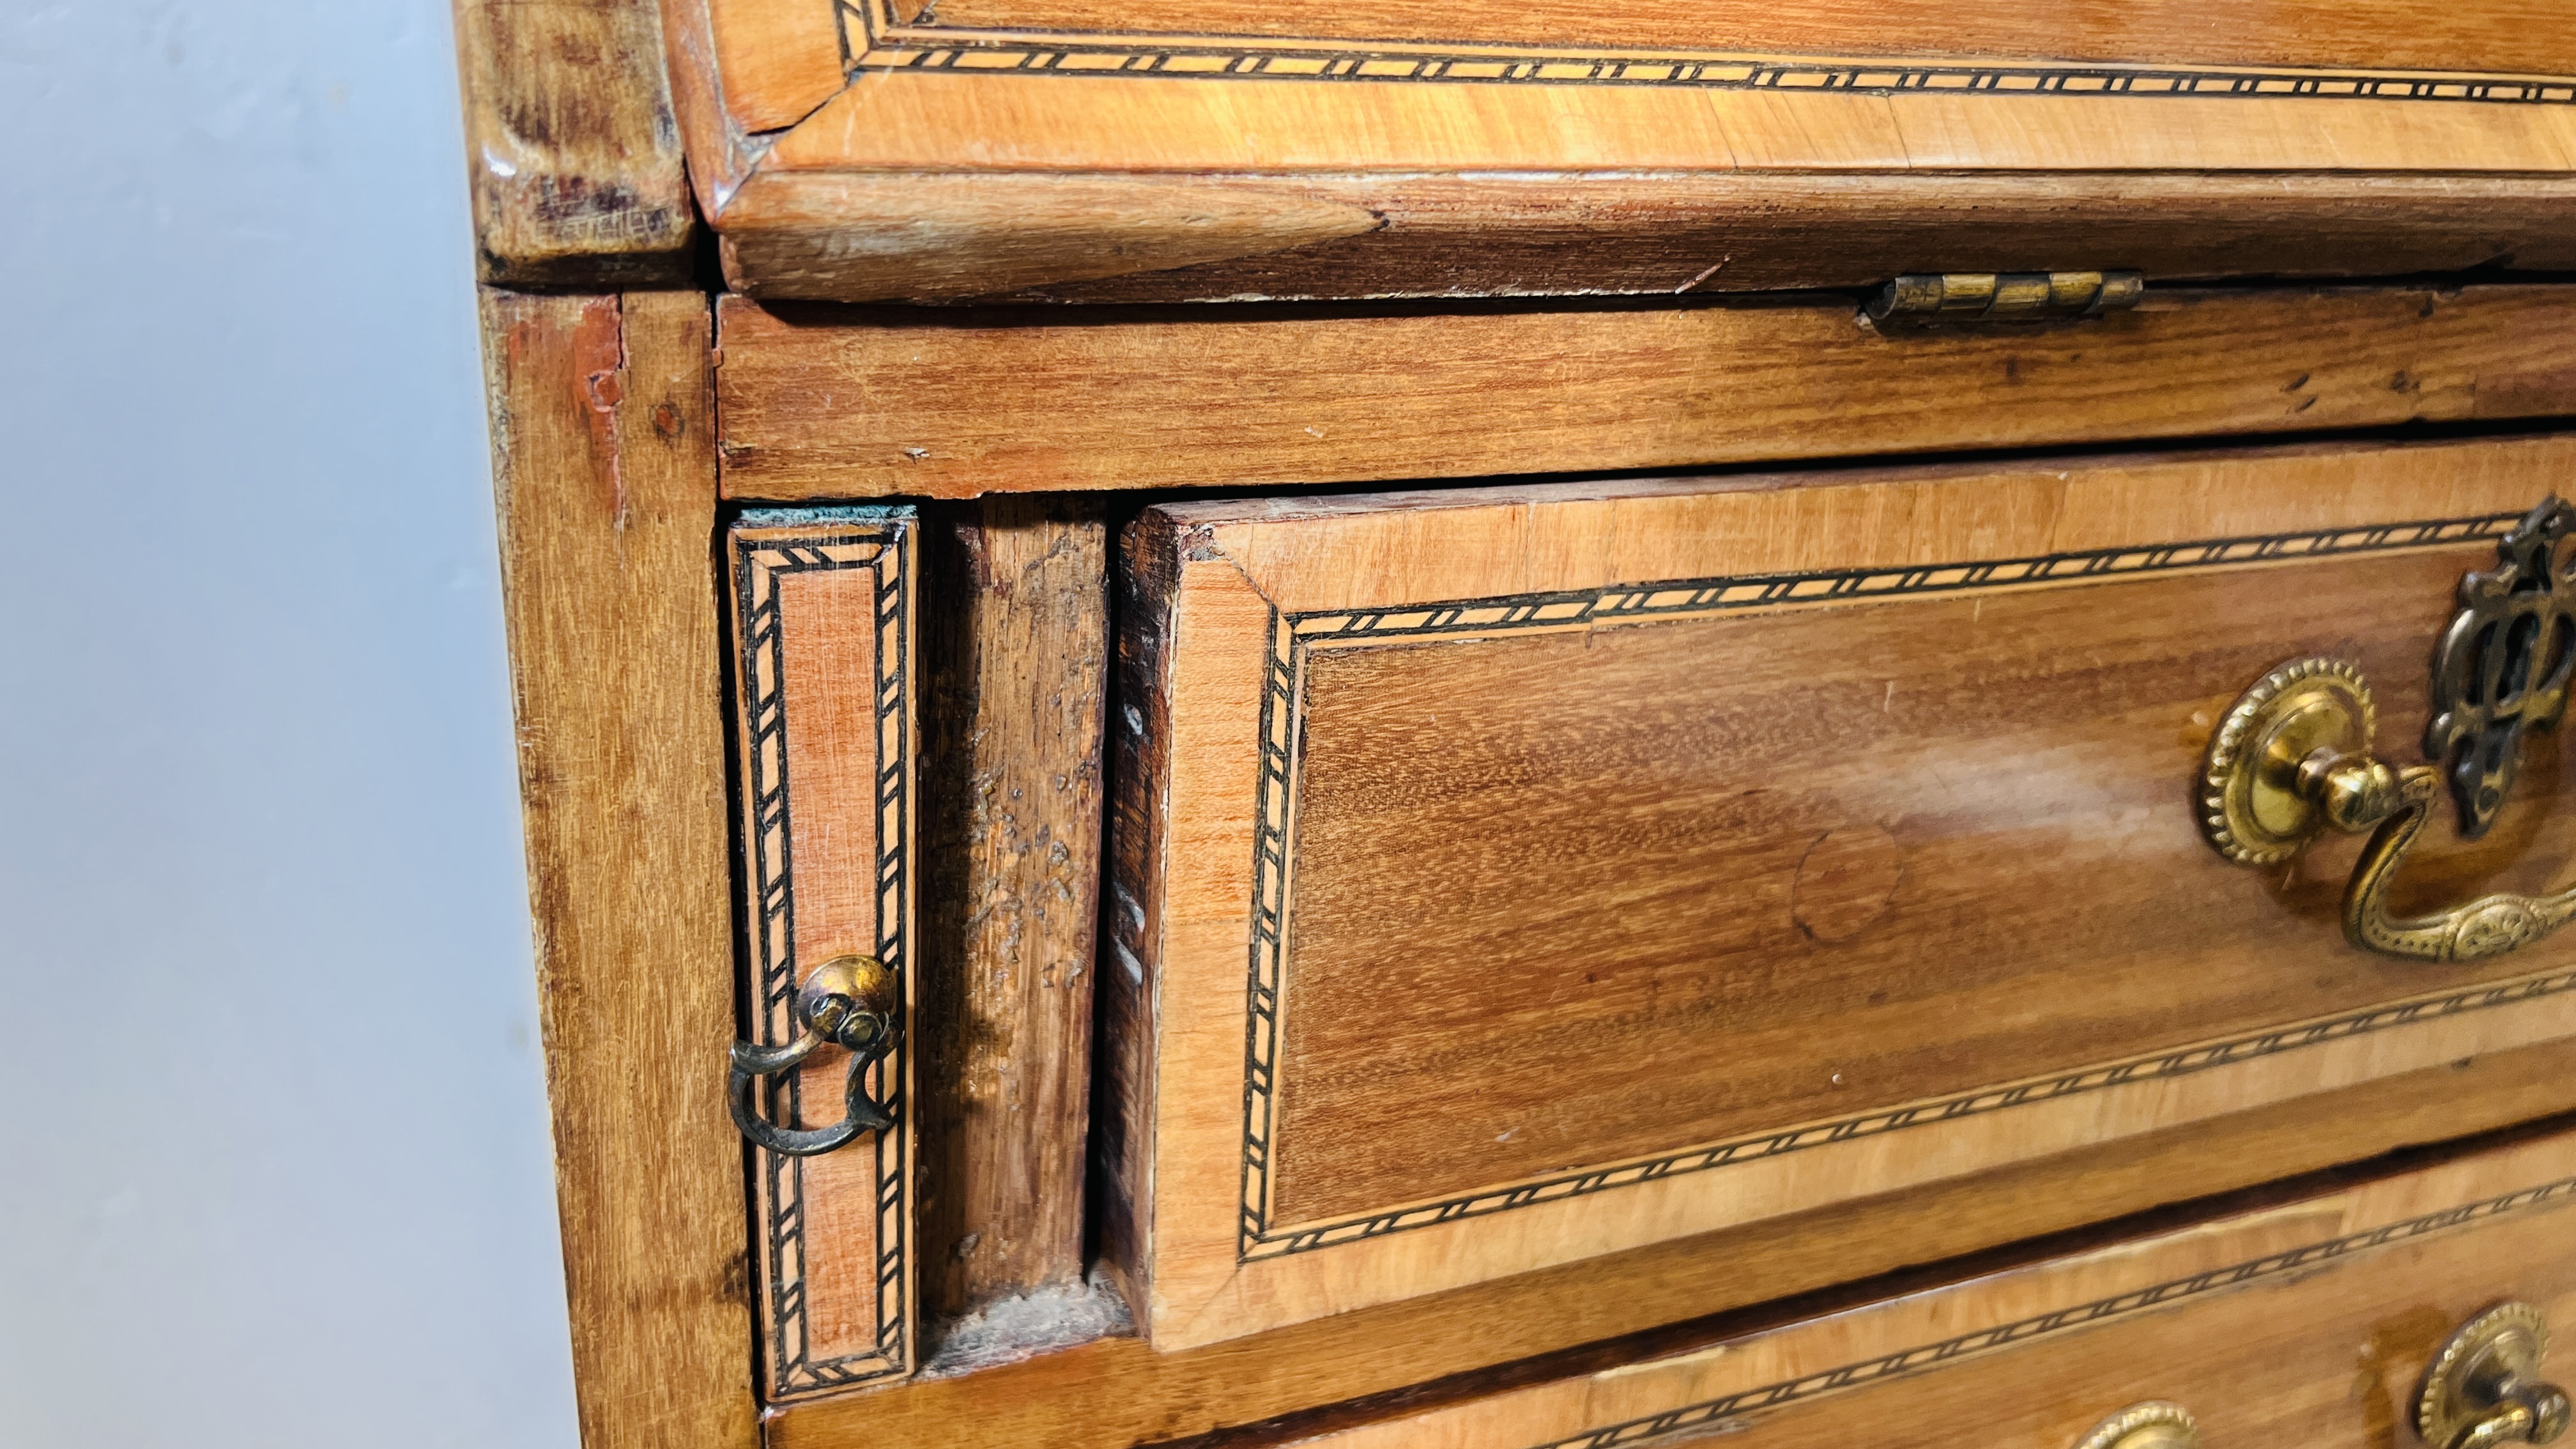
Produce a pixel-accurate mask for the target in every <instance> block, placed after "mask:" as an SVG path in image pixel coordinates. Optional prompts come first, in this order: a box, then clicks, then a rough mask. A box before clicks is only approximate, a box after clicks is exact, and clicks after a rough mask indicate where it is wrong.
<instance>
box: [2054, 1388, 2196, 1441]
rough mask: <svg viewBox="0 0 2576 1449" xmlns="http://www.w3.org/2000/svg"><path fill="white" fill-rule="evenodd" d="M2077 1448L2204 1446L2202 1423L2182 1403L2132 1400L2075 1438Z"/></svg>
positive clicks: (2158, 1400)
mask: <svg viewBox="0 0 2576 1449" xmlns="http://www.w3.org/2000/svg"><path fill="white" fill-rule="evenodd" d="M2075 1449H2200V1425H2199V1424H2198V1423H2196V1422H2194V1421H2193V1419H2192V1417H2191V1412H2190V1411H2189V1410H2187V1409H2185V1408H2184V1407H2183V1406H2182V1405H2180V1404H2171V1403H2167V1402H2165V1401H2164V1400H2162V1399H2149V1400H2148V1401H2147V1402H2145V1403H2143V1404H2131V1405H2130V1406H2129V1407H2127V1408H2125V1409H2122V1410H2121V1411H2120V1412H2118V1413H2116V1414H2113V1415H2112V1416H2111V1417H2109V1418H2107V1419H2104V1420H2103V1421H2102V1422H2101V1423H2099V1424H2096V1425H2094V1426H2093V1430H2092V1432H2091V1433H2088V1434H2086V1435H2085V1436H2084V1437H2083V1438H2081V1439H2078V1440H2077V1441H2075Z"/></svg>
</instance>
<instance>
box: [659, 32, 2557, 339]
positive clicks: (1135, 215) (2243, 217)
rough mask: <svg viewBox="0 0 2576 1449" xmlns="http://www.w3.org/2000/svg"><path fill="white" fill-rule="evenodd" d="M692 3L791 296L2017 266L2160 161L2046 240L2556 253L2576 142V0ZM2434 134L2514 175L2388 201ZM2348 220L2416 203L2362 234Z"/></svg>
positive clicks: (695, 98) (2164, 255) (707, 73)
mask: <svg viewBox="0 0 2576 1449" xmlns="http://www.w3.org/2000/svg"><path fill="white" fill-rule="evenodd" d="M669 24H670V31H671V36H672V56H673V70H674V76H675V87H676V90H677V92H678V98H679V106H680V111H681V115H682V120H683V129H684V130H685V131H686V133H687V134H688V135H689V137H690V151H691V155H692V169H693V174H694V175H695V177H696V179H697V182H698V185H699V188H700V201H701V204H702V206H704V207H705V209H706V211H707V214H708V215H709V216H710V217H712V218H713V219H714V225H715V227H716V230H717V232H718V234H719V237H720V240H721V242H722V245H723V251H724V258H725V265H726V268H727V275H728V277H729V279H730V280H731V282H732V284H733V286H734V287H735V288H736V289H738V290H741V291H745V292H748V293H753V294H758V295H765V296H771V297H806V298H823V299H833V300H844V301H872V300H893V299H910V300H928V299H941V298H960V297H975V296H992V295H996V294H1006V293H1015V292H1017V293H1027V294H1032V295H1043V296H1051V297H1068V298H1071V297H1082V296H1086V295H1089V296H1097V295H1100V293H1098V292H1097V291H1094V290H1091V289H1094V288H1097V287H1098V286H1100V285H1101V284H1104V283H1110V284H1114V285H1113V287H1112V290H1113V292H1115V293H1116V294H1122V295H1129V296H1139V297H1150V298H1154V299H1158V300H1180V299H1200V298H1219V297H1232V296H1267V297H1281V296H1341V297H1358V296H1388V295H1420V296H1458V295H1510V294H1527V293H1531V292H1578V293H1579V292H1600V291H1639V292H1652V291H1665V292H1669V291H1675V290H1681V289H1684V288H1688V287H1694V286H1699V287H1709V288H1714V289H1719V290H1731V289H1738V288H1759V287H1764V286H1781V285H1796V283H1785V282H1782V281H1778V280H1767V281H1766V276H1776V275H1777V274H1778V273H1779V272H1781V271H1782V270H1783V269H1784V268H1786V269H1792V270H1794V269H1795V268H1796V267H1797V265H1798V263H1797V261H1796V260H1795V259H1796V258H1797V257H1798V256H1799V254H1800V253H1802V252H1804V253H1808V254H1821V257H1822V258H1823V259H1824V260H1823V261H1822V263H1821V265H1822V266H1823V268H1824V269H1825V270H1828V271H1837V270H1838V271H1857V272H1861V273H1864V274H1867V275H1870V276H1884V275H1887V274H1889V273H1893V272H1897V271H1905V270H1925V269H1928V268H1931V267H1934V266H1942V267H1956V268H1959V269H1987V270H1993V269H1999V268H2000V267H2001V266H2002V265H2003V263H2001V262H1998V261H1978V260H1974V258H1977V257H1980V256H2001V255H2003V254H2005V253H2007V252H2010V251H2013V250H2015V249H2016V247H2020V248H2022V249H2025V250H2026V249H2027V247H2028V246H2029V245H2031V244H2037V245H2040V246H2041V247H2042V249H2046V245H2047V243H2046V242H2045V241H2043V240H2041V239H2040V238H2035V237H2029V236H2025V237H2024V238H2023V240H2022V242H2020V243H2012V242H2003V241H2000V240H1999V238H2001V237H2004V236H2007V235H2010V234H2014V233H2021V232H2024V231H2025V229H2027V228H2030V227H2032V226H2033V225H2036V226H2037V227H2038V228H2039V229H2040V230H2041V232H2042V233H2043V234H2045V233H2048V232H2050V231H2051V224H2052V222H2053V221H2058V220H2062V214H2063V211H2064V209H2065V208H2066V206H2067V205H2069V204H2070V203H2072V204H2076V205H2081V204H2082V198H2085V197H2087V196H2088V195H2098V194H2099V193H2100V192H2101V191H2102V190H2103V189H2104V188H2105V187H2107V186H2112V185H2116V184H2117V178H2121V177H2124V176H2132V175H2147V174H2153V175H2156V176H2159V177H2161V178H2163V179H2164V181H2165V182H2166V183H2167V185H2168V188H2169V189H2170V190H2171V191H2173V192H2174V193H2175V194H2176V195H2177V196H2178V197H2179V198H2181V199H2182V200H2183V202H2184V204H2183V205H2182V206H2180V207H2179V208H2176V209H2172V210H2162V209H2159V210H2157V211H2153V212H2150V213H2148V214H2147V215H2145V216H2144V217H2142V218H2140V219H2138V222H2137V224H2136V225H2134V226H2132V227H2130V228H2128V229H2127V231H2126V235H2125V236H2120V237H2117V238H2114V237H2110V236H2098V237H2095V238H2093V240H2094V241H2096V242H2108V241H2112V240H2115V239H2116V240H2119V241H2121V242H2122V243H2123V244H2125V245H2129V246H2132V247H2135V248H2137V249H2138V250H2139V251H2140V252H2141V253H2142V255H2140V256H2139V257H2137V258H2135V259H2132V260H2111V259H2106V258H2101V257H2098V256H2094V257H2088V258H2078V257H2060V258H2058V259H2056V260H2054V261H2053V262H2051V263H2050V265H2055V266H2062V267H2071V266H2124V265H2142V264H2144V265H2157V266H2161V265H2162V264H2164V263H2166V262H2168V261H2179V260H2180V259H2181V256H2182V254H2183V253H2188V252H2193V251H2194V250H2195V249H2196V256H2197V259H2196V261H2194V262H2191V263H2189V265H2192V266H2195V267H2197V268H2200V269H2202V270H2205V271H2207V272H2210V273H2215V274H2239V275H2241V274H2279V273H2283V272H2297V271H2303V270H2308V271H2320V272H2326V273H2335V274H2347V275H2349V274H2353V271H2354V269H2358V272H2359V273H2360V274H2365V275H2367V274H2374V273H2375V274H2390V273H2395V272H2402V271H2404V270H2406V269H2407V264H2406V263H2404V262H2403V261H2402V260H2401V257H2403V256H2404V255H2406V254H2408V253H2410V252H2416V253H2418V254H2420V249H2421V248H2424V247H2426V246H2428V245H2429V246H2431V247H2432V248H2433V250H2435V251H2441V250H2450V251H2453V252H2458V251H2461V250H2463V249H2465V250H2472V251H2474V250H2480V249H2483V250H2486V251H2487V252H2488V254H2489V256H2490V258H2491V259H2493V260H2495V261H2496V263H2497V264H2498V265H2503V266H2513V265H2522V266H2527V267H2535V268H2545V267H2546V266H2548V265H2549V263H2547V262H2546V261H2544V260H2542V259H2541V255H2540V254H2563V251H2564V245H2565V244H2564V240H2563V235H2562V234H2560V231H2559V229H2558V228H2555V227H2553V226H2552V225H2551V223H2550V221H2549V220H2548V219H2547V217H2546V216H2545V215H2544V213H2545V212H2547V211H2549V210H2551V209H2552V208H2553V207H2554V206H2556V205H2558V204H2561V203H2562V202H2563V195H2564V191H2563V183H2564V181H2565V179H2566V176H2567V173H2568V172H2569V171H2570V169H2571V168H2576V81H2571V80H2570V79H2569V77H2570V76H2571V75H2576V27H2570V26H2569V25H2568V24H2566V22H2565V18H2564V16H2563V15H2560V14H2558V13H2556V10H2555V8H2554V7H2551V6H2549V5H2547V4H2546V3H2545V0H2486V3H2482V4H2473V5H2456V6H2442V5H2437V4H2433V3H2431V0H2363V3H2332V4H2329V3H2324V0H2298V3H2295V4H2273V5H2263V6H2244V5H2228V4H2223V3H2218V0H2155V3H2151V4H2146V5H2115V4H2112V3H2109V0H2099V3H2090V4H2085V5H2078V6H2048V7H2040V6H2033V5H2015V6H2000V7H1987V8H1985V9H1983V10H1980V11H1978V12H1976V13H1975V14H1973V15H1971V14H1964V13H1962V12H1961V11H1960V10H1959V9H1958V8H1957V7H1955V6H1936V5H1932V4H1930V3H1928V0H1920V3H1909V4H1906V5H1901V6H1860V5H1857V4H1855V3H1853V0H1801V3H1795V4H1787V5H1778V6H1772V5H1759V4H1755V3H1753V0H1734V3H1728V4H1724V5H1718V6H1699V5H1692V6H1683V5H1679V4H1661V5H1649V6H1640V7H1629V8H1626V9H1623V10H1621V11H1619V12H1617V13H1615V14H1613V13H1605V12H1600V11H1598V10H1578V9H1577V8H1575V7H1572V6H1568V5H1563V4H1555V5H1550V6H1541V7H1536V8H1531V7H1522V6H1499V5H1494V6H1481V5H1471V6H1467V7H1463V8H1462V7H1458V6H1441V7H1434V6H1431V5H1429V4H1427V3H1422V0H1414V3H1412V4H1410V5H1407V6H1398V7H1396V8H1395V9H1393V10H1391V11H1383V10H1376V9H1372V10H1370V11H1367V12H1353V13H1350V14H1335V13H1332V12H1326V11H1316V10H1313V9H1287V10H1283V9H1280V8H1278V7H1261V6H1254V5H1249V4H1245V3H1241V0H1219V3H1212V4H1196V3H1187V0H1179V3H1172V4H1166V5H1158V6H1151V7H1147V8H1146V9H1144V10H1141V11H1140V10H1137V9H1135V8H1133V7H1125V8H1119V9H1116V10H1112V9H1110V8H1108V7H1106V6H1104V5H1102V4H1101V3H1100V0H1062V3H1057V0H1045V3H1028V4H1023V3H1021V0H970V3H968V4H966V5H963V6H958V5H950V6H945V7H941V6H914V5H910V4H896V3H889V0H869V3H867V4H864V5H855V6H835V5H832V4H829V3H828V0H671V9H670V22H669ZM2410 174H2411V175H2414V176H2418V177H2422V178H2427V179H2439V180H2450V179H2454V178H2463V177H2472V176H2488V177H2493V178H2497V179H2499V180H2502V181H2503V182H2504V185H2503V186H2501V187H2500V188H2498V189H2496V190H2494V191H2492V192H2490V193H2488V194H2486V195H2485V196H2484V197H2483V198H2480V197H2478V196H2473V195H2472V194H2471V193H2469V192H2465V191H2464V192H2458V193H2452V194H2448V195H2445V194H2443V193H2442V192H2441V191H2440V190H2439V189H2438V188H2436V189H2435V190H2434V191H2431V192H2426V193H2423V194H2422V195H2420V196H2418V197H2417V198H2416V200H2417V203H2418V205H2417V206H2415V207H2414V208H2412V209H2408V208H2400V209H2399V210H2397V211H2391V210H2389V209H2388V208H2387V207H2386V205H2385V204H2384V203H2385V198H2384V196H2383V195H2381V194H2380V193H2379V192H2378V190H2377V187H2378V186H2379V184H2380V183H2381V181H2383V180H2384V179H2385V178H2387V177H2390V176H2406V175H2410ZM1818 175H1825V176H1833V175H1842V176H1850V177H1861V178H1895V179H1902V178H1905V177H1908V176H1911V177H1915V178H1922V179H1927V180H1928V179H1930V178H1933V177H1936V176H1938V177H1941V178H1943V180H1942V183H1941V184H1942V185H1946V184H1948V179H1949V178H1952V177H1959V176H1967V177H1973V178H1983V179H2001V180H2003V181H2005V182H2007V183H2015V182H2017V183H2021V184H2018V185H2014V184H2007V185H2005V186H2004V187H2003V188H2002V189H2000V190H1997V191H1993V192H1991V193H1990V194H1989V196H1988V199H1987V201H1986V204H1985V205H1984V206H1983V207H1982V208H1981V210H1980V211H1979V213H1978V214H1975V215H1973V216H1972V215H1970V214H1968V213H1966V212H1964V211H1948V212H1947V213H1946V214H1944V208H1943V206H1942V205H1941V203H1940V202H1939V201H1938V200H1937V199H1936V198H1935V196H1933V195H1932V194H1931V193H1933V192H1936V191H1937V190H1938V189H1939V188H1938V187H1926V186H1916V187H1913V188H1910V189H1908V190H1907V191H1906V193H1905V195H1906V199H1904V200H1901V201H1894V202H1888V201H1885V200H1884V199H1882V202H1881V204H1879V205H1876V206H1874V207H1873V206H1872V205H1870V204H1868V203H1866V202H1864V201H1861V200H1860V199H1859V198H1846V200H1849V201H1852V202H1854V203H1855V204H1854V207H1853V211H1854V214H1855V215H1856V216H1858V217H1861V218H1863V224H1861V225H1858V226H1852V227H1845V228H1835V229H1829V230H1827V231H1826V232H1825V233H1824V234H1823V236H1822V238H1821V240H1822V243H1823V244H1822V245H1818V240H1819V239H1818V238H1815V237H1810V238H1809V239H1808V240H1807V242H1806V244H1805V245H1803V246H1801V245H1800V244H1799V243H1798V242H1797V241H1796V240H1794V239H1792V238H1790V237H1789V236H1787V235H1785V234H1784V233H1782V232H1781V231H1779V230H1778V229H1777V228H1775V227H1772V226H1771V225H1769V223H1768V214H1769V213H1771V212H1772V211H1773V210H1774V209H1775V207H1779V206H1785V207H1786V208H1787V209H1790V210H1793V211H1794V210H1797V209H1799V208H1800V207H1801V206H1803V205H1808V204H1812V202H1813V199H1814V198H1815V196H1816V195H1817V193H1816V192H1815V191H1813V190H1811V189H1810V182H1811V179H1812V178H1814V177H1816V176H1818ZM2285 177H2286V178H2289V181H2288V183H2287V184H2284V182H2283V178H2285ZM1498 178H1502V179H1499V180H1498ZM1746 179H1749V180H1752V181H1753V182H1754V183H1755V184H1753V185H1751V186H1747V187H1737V186H1732V185H1730V184H1729V183H1730V182H1732V181H1737V180H1746ZM1515 182H1517V183H1518V184H1514V183H1515ZM1775 192H1776V193H1777V196H1776V197H1775V195H1774V193H1775ZM1676 207H1679V208H1680V209H1681V210H1683V211H1685V212H1690V213H1693V219H1692V220H1691V221H1690V222H1689V223H1686V224H1685V225H1684V226H1683V227H1682V228H1681V229H1680V235H1679V236H1678V237H1676V236H1675V235H1674V232H1675V228H1674V226H1673V221H1674V217H1673V211H1674V210H1675V208H1676ZM2201 211H2206V212H2209V213H2212V214H2219V215H2226V216H2228V217H2229V218H2230V219H2231V222H2230V224H2229V225H2227V226H2224V227H2222V228H2221V231H2220V233H2219V234H2209V233H2208V229H2207V228H2206V227H2204V226H2203V225H2201V224H2200V223H2197V222H2195V221H2194V220H2193V219H2192V214H2193V213H2195V212H2201ZM2258 218H2259V221H2258ZM1890 223H1893V224H1894V225H1893V230H1892V232H1891V229H1890V225H1889V224H1890ZM2337 233H2342V234H2343V235H2345V236H2347V237H2351V238H2353V239H2355V240H2358V239H2360V238H2361V237H2364V236H2369V235H2377V236H2381V237H2384V238H2386V239H2388V240H2390V241H2392V242H2402V243H2403V244H2402V245H2400V246H2399V247H2398V248H2397V249H2396V250H2394V251H2392V252H2390V253H2387V254H2384V255H2382V256H2380V257H2379V258H2378V259H2377V260H2376V262H2374V261H2373V260H2372V259H2371V257H2370V254H2369V253H2368V252H2367V250H2366V249H2363V248H2358V247H2350V246H2343V245H2339V244H2338V242H2337V241H2336V240H2335V236H2336V234H2337ZM2196 234H2197V235H2196ZM1659 235H1660V236H1662V237H1663V238H1664V239H1665V244H1664V245H1663V246H1661V247H1659V246H1658V245H1657V237H1658V236H1659ZM1981 239H1982V242H1981ZM2069 240H2070V241H2077V240H2081V238H2080V237H2069ZM2525 253H2532V254H2533V255H2529V256H2526V255H2525ZM1934 257H1938V258H1943V259H1944V260H1939V261H1935V260H1932V259H1931V258H1934ZM1694 258H1695V260H1691V259H1694ZM1948 258H1969V259H1970V260H1960V261H1951V260H1946V259H1948ZM1685 260H1688V261H1689V264H1688V265H1682V263H1683V262H1684V261H1685ZM1807 284H1810V285H1812V284H1815V281H1814V280H1813V279H1811V280H1810V281H1809V282H1808V283H1807Z"/></svg>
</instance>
